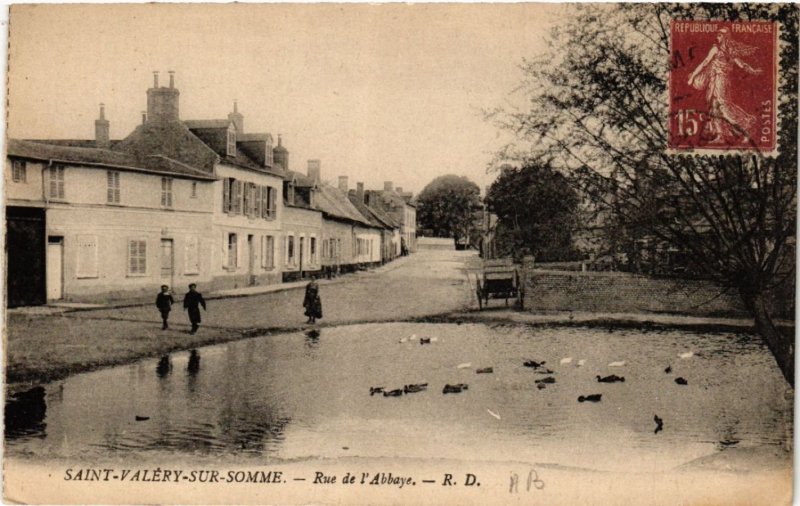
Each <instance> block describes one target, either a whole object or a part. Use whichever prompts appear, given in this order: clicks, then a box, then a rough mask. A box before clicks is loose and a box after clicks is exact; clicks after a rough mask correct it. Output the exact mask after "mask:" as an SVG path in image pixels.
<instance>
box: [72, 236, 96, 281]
mask: <svg viewBox="0 0 800 506" xmlns="http://www.w3.org/2000/svg"><path fill="white" fill-rule="evenodd" d="M76 246H77V250H78V254H77V257H78V264H77V265H76V267H75V277H77V278H96V277H97V236H96V235H78V237H77V240H76Z"/></svg>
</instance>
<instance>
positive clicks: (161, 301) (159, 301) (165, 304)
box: [156, 285, 175, 330]
mask: <svg viewBox="0 0 800 506" xmlns="http://www.w3.org/2000/svg"><path fill="white" fill-rule="evenodd" d="M173 304H175V299H173V298H172V294H171V293H169V287H168V286H167V285H161V292H160V293H159V294H158V295H156V307H157V308H158V310H159V311H160V312H161V321H162V322H163V324H162V325H161V330H166V329H168V328H169V323H168V321H167V320H169V312H170V310H172V305H173Z"/></svg>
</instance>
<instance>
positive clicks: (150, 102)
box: [147, 70, 180, 123]
mask: <svg viewBox="0 0 800 506" xmlns="http://www.w3.org/2000/svg"><path fill="white" fill-rule="evenodd" d="M179 97H180V92H179V91H178V89H177V88H175V72H173V71H171V70H170V71H169V88H164V87H160V86H159V85H158V71H154V72H153V87H152V88H150V89H149V90H147V122H148V123H164V122H169V121H180V115H179V114H178V98H179Z"/></svg>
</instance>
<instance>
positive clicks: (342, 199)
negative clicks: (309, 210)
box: [314, 183, 373, 226]
mask: <svg viewBox="0 0 800 506" xmlns="http://www.w3.org/2000/svg"><path fill="white" fill-rule="evenodd" d="M314 204H315V207H316V208H317V209H319V210H320V211H322V212H323V214H325V215H327V216H329V217H331V218H336V219H341V220H347V221H354V222H356V223H360V224H362V225H369V226H373V225H372V223H371V222H370V221H368V220H367V218H365V217H364V216H363V215H362V214H361V213H360V212H359V211H358V209H356V207H355V206H354V205H353V204H352V203H351V202H350V199H348V198H347V195H346V194H345V193H344V192H343V191H341V190H340V189H338V188H334V187H333V186H331V185H329V184H325V183H322V184H320V185H319V186H318V188H317V192H316V194H315V197H314Z"/></svg>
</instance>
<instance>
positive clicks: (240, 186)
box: [234, 181, 244, 214]
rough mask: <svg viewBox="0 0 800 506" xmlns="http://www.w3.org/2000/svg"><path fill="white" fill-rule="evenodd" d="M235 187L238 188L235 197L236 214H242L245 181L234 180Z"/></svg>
mask: <svg viewBox="0 0 800 506" xmlns="http://www.w3.org/2000/svg"><path fill="white" fill-rule="evenodd" d="M234 188H236V196H235V197H234V206H235V209H234V212H235V213H236V214H242V200H243V197H244V195H243V193H244V192H243V191H242V189H243V188H244V181H234Z"/></svg>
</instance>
